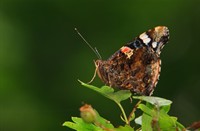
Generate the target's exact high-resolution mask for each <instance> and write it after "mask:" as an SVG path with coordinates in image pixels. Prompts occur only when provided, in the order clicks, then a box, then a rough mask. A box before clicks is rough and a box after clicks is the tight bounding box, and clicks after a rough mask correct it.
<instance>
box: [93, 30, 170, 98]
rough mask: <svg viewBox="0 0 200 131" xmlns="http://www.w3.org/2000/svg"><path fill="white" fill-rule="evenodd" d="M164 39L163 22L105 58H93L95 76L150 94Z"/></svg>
mask: <svg viewBox="0 0 200 131" xmlns="http://www.w3.org/2000/svg"><path fill="white" fill-rule="evenodd" d="M168 40H169V29H168V28H167V27H166V26H157V27H154V28H153V29H150V30H148V31H146V32H144V33H142V34H141V35H139V36H138V37H136V38H135V39H133V40H132V41H130V42H128V43H127V44H125V45H124V46H122V47H121V48H120V49H119V50H118V51H116V52H115V53H114V54H113V55H112V56H111V57H110V58H108V59H107V60H102V59H98V60H96V61H95V65H96V71H97V74H98V76H99V78H100V79H101V80H102V81H103V82H104V83H105V84H106V85H108V86H110V87H114V88H119V89H123V90H130V91H131V92H132V93H134V94H139V95H147V96H149V95H152V93H153V91H154V88H155V87H156V84H157V82H158V79H159V76H160V71H161V59H160V53H161V50H162V48H163V47H164V45H165V44H166V43H167V42H168Z"/></svg>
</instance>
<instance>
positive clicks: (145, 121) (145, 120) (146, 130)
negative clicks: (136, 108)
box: [142, 113, 152, 131]
mask: <svg viewBox="0 0 200 131" xmlns="http://www.w3.org/2000/svg"><path fill="white" fill-rule="evenodd" d="M151 121H152V117H151V116H149V115H147V114H146V113H144V114H143V115H142V130H143V131H152V127H151Z"/></svg>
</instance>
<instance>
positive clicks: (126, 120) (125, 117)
mask: <svg viewBox="0 0 200 131" xmlns="http://www.w3.org/2000/svg"><path fill="white" fill-rule="evenodd" d="M116 103H117V105H118V106H119V108H120V110H121V112H122V115H123V118H124V120H125V122H126V124H128V119H127V116H126V113H125V111H124V108H123V107H122V105H121V104H120V103H119V102H116Z"/></svg>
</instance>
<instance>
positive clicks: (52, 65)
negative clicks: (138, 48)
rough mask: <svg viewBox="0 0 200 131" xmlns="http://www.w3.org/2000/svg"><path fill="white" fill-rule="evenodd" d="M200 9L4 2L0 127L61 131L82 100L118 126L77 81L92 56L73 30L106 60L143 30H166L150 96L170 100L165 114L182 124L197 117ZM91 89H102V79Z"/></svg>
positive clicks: (110, 110)
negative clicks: (162, 27)
mask: <svg viewBox="0 0 200 131" xmlns="http://www.w3.org/2000/svg"><path fill="white" fill-rule="evenodd" d="M199 5H200V1H199V0H129V1H121V0H111V1H107V0H84V1H80V0H55V1H51V0H50V1H48V0H1V1H0V130H1V131H4V130H5V131H16V130H21V131H26V130H27V131H47V130H48V131H66V130H69V129H68V128H67V127H62V123H63V122H64V121H66V120H71V119H70V117H71V116H79V107H80V106H81V105H82V103H84V102H85V103H89V104H92V105H93V107H94V108H95V109H97V110H98V111H99V113H100V114H101V115H102V116H104V117H106V118H107V119H109V120H110V121H113V122H114V124H115V125H116V126H117V125H119V124H121V122H120V118H119V117H118V116H119V114H120V110H119V109H118V107H117V106H116V105H115V104H114V103H113V102H112V101H109V100H107V99H105V98H103V97H102V96H100V95H98V94H97V93H95V92H93V91H91V90H89V89H86V88H84V87H82V86H81V85H80V84H79V83H78V82H77V79H80V80H82V81H85V82H87V81H89V80H90V79H91V77H92V76H93V73H94V70H95V66H94V63H93V60H94V59H97V57H96V56H95V55H94V53H93V52H92V51H91V49H89V48H88V46H87V45H86V44H85V43H84V42H83V41H82V40H81V39H80V37H79V36H78V35H77V33H76V32H75V31H74V28H75V27H77V28H78V29H79V31H80V32H81V33H82V34H83V35H84V36H85V38H86V39H87V40H88V41H89V42H90V43H91V44H92V46H94V47H97V48H98V50H99V52H100V54H101V55H102V57H103V58H104V59H107V58H108V57H109V56H110V55H112V54H113V53H114V52H115V51H116V50H118V49H119V48H120V47H121V46H122V45H123V44H125V43H126V42H128V41H129V40H131V39H132V38H134V37H136V36H137V35H139V34H140V33H142V32H144V31H146V30H148V29H150V28H153V27H155V26H157V25H166V26H168V27H169V29H170V42H169V43H168V44H167V45H166V46H165V48H164V49H163V51H162V54H161V58H162V72H161V77H160V81H159V84H158V85H157V87H156V90H155V91H154V96H160V97H163V98H166V99H170V100H172V101H173V104H172V109H171V111H170V114H171V115H174V116H177V117H178V118H179V121H180V122H181V123H183V124H185V125H186V126H188V125H189V124H191V123H192V122H193V121H197V120H199V119H200V102H199V101H200V80H199V77H200V76H199V75H200V69H199V67H200V51H199V48H200V42H199V41H200V39H199V38H200V6H199ZM93 84H94V85H97V86H102V85H103V83H102V82H101V81H100V80H99V78H96V80H95V81H94V82H93ZM124 104H125V107H126V108H127V110H130V108H131V107H132V106H131V104H130V103H129V102H127V103H124ZM116 117H117V119H116Z"/></svg>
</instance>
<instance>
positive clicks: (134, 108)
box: [127, 100, 142, 125]
mask: <svg viewBox="0 0 200 131" xmlns="http://www.w3.org/2000/svg"><path fill="white" fill-rule="evenodd" d="M141 102H142V100H139V101H138V102H137V103H136V104H135V106H134V107H133V110H132V111H131V113H130V115H129V117H128V123H127V124H128V125H130V121H131V117H132V116H133V113H135V111H136V109H137V107H138V105H139V104H140V103H141Z"/></svg>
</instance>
